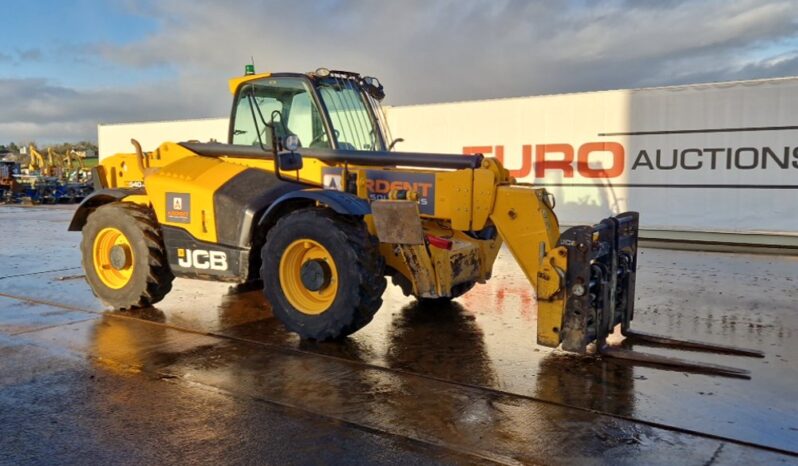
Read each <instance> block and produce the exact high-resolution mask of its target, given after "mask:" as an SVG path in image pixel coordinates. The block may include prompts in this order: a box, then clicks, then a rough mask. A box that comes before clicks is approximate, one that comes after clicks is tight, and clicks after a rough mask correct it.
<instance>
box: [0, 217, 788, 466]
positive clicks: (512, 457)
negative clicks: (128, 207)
mask: <svg viewBox="0 0 798 466" xmlns="http://www.w3.org/2000/svg"><path fill="white" fill-rule="evenodd" d="M72 210H73V207H47V208H26V207H14V206H6V207H0V238H2V243H1V245H0V464H66V463H72V464H74V463H81V464H85V463H113V464H141V463H163V462H191V463H203V464H220V463H258V464H263V463H268V464H307V463H311V464H384V463H392V464H434V463H446V464H450V463H460V464H462V463H506V464H584V463H588V464H592V463H606V464H696V465H699V464H702V465H703V464H798V340H797V339H796V335H794V333H796V332H798V289H797V288H796V285H798V258H795V257H775V256H756V255H745V254H720V253H701V252H677V251H668V250H657V249H643V250H642V251H641V256H640V265H641V267H640V271H639V274H638V292H637V296H638V300H637V313H636V318H635V321H634V323H633V327H634V328H636V329H638V330H642V331H650V332H656V333H660V334H666V335H670V336H674V337H679V338H689V339H694V340H701V341H707V342H713V343H722V344H730V345H736V346H742V347H748V348H753V349H759V350H762V351H764V352H765V355H766V356H765V358H763V359H757V358H745V357H735V356H724V355H707V354H701V353H694V352H681V351H673V350H663V349H657V348H645V350H646V351H649V352H657V353H661V354H669V355H675V356H680V357H685V358H688V359H693V360H701V361H705V362H712V363H718V364H725V365H731V366H735V367H741V368H745V369H748V370H750V372H751V379H750V380H745V379H733V378H726V377H717V376H710V375H705V374H697V373H689V372H682V371H667V370H661V369H656V368H651V367H645V366H640V365H635V364H630V363H621V362H619V361H615V360H605V359H601V358H584V357H575V356H572V355H568V354H564V353H561V352H558V351H554V350H551V349H548V348H544V347H539V346H537V345H536V344H535V343H534V335H535V325H536V308H535V298H534V293H533V291H532V289H531V287H530V286H529V284H528V283H527V282H526V280H525V278H524V277H523V274H522V273H521V271H520V270H519V269H518V267H517V265H516V264H515V263H514V262H513V260H512V258H511V257H510V256H509V254H507V253H505V252H502V254H501V256H500V258H499V261H498V262H497V264H496V267H495V269H494V278H493V280H492V281H491V282H489V283H488V284H486V285H479V286H477V287H476V288H475V289H474V290H473V291H471V292H470V293H468V294H466V295H465V296H463V297H462V298H460V299H458V300H456V301H455V302H453V303H452V304H451V305H441V306H435V307H424V306H420V305H419V304H418V303H416V302H415V301H414V300H413V299H409V298H405V297H404V296H402V294H401V292H400V291H399V289H398V288H393V287H390V286H389V289H388V290H387V291H386V293H385V296H384V300H385V303H384V304H383V307H382V309H381V310H380V312H379V313H378V314H377V317H376V318H375V320H374V321H373V322H372V323H371V324H370V325H369V326H367V327H366V328H364V329H363V330H361V331H360V332H358V333H357V334H355V335H353V336H352V337H350V338H349V339H347V340H345V341H343V342H337V343H312V342H303V341H300V340H299V339H298V338H297V337H296V336H295V335H293V334H290V333H287V332H286V331H285V330H284V329H283V328H282V326H281V325H280V324H279V322H277V321H276V320H275V319H274V318H273V317H272V314H271V311H270V310H269V305H268V303H267V302H266V301H265V300H264V298H263V297H262V294H261V292H260V291H259V290H249V291H247V290H235V289H231V288H230V286H229V285H227V284H219V283H212V282H200V281H189V280H181V279H177V280H176V281H175V283H174V285H175V286H174V288H173V290H172V292H171V293H170V295H169V296H167V298H166V299H165V300H164V301H162V302H161V303H158V305H157V307H155V308H150V309H143V310H139V311H136V312H132V313H130V312H128V313H120V312H109V311H106V310H105V309H104V308H103V306H102V305H101V304H100V303H99V302H98V301H97V300H96V299H95V298H94V297H93V295H92V294H91V291H90V290H89V288H88V286H87V284H86V283H85V281H84V280H83V278H82V270H81V269H80V255H79V251H78V243H79V241H80V234H79V233H68V232H66V231H65V230H66V226H67V223H68V221H69V219H70V217H71V213H72ZM638 349H640V348H638Z"/></svg>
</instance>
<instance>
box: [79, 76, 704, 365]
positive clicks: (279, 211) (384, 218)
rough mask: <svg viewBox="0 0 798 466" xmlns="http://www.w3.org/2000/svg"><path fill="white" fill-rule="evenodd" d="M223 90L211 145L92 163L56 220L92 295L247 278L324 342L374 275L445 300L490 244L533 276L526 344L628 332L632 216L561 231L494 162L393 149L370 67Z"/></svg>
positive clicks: (252, 80) (600, 343) (543, 204)
mask: <svg viewBox="0 0 798 466" xmlns="http://www.w3.org/2000/svg"><path fill="white" fill-rule="evenodd" d="M230 91H231V92H232V93H233V95H234V99H233V108H232V115H231V117H230V129H229V140H228V143H226V144H223V143H218V142H209V143H200V142H196V141H190V142H182V143H171V142H166V143H164V144H162V145H161V146H160V147H158V148H157V149H156V150H154V151H152V152H147V153H145V152H143V151H142V150H141V147H140V146H139V145H138V143H137V142H136V141H135V140H133V141H132V142H133V145H134V146H135V149H136V152H135V153H132V154H117V155H114V156H111V157H108V158H106V159H104V160H103V161H102V163H101V165H100V166H98V167H97V168H96V172H95V173H94V180H96V181H95V182H96V183H99V186H98V187H99V188H101V189H98V190H97V191H96V192H95V193H94V194H92V195H91V196H90V197H89V198H87V199H86V200H85V201H84V202H83V203H82V205H81V206H80V208H79V209H78V210H77V212H76V213H75V216H74V219H73V220H72V223H71V225H70V227H69V229H70V230H72V231H82V232H83V241H82V244H81V250H82V255H83V267H84V269H85V272H86V278H87V280H88V282H89V284H90V285H91V288H92V290H93V291H94V293H95V294H96V295H97V296H98V297H99V298H100V299H101V300H102V301H103V302H104V303H106V304H107V305H109V306H112V307H114V308H117V309H125V308H132V307H139V306H147V305H151V304H154V303H157V302H158V301H160V300H161V299H162V298H163V297H164V296H165V295H166V294H167V293H168V292H169V290H170V289H171V284H172V280H173V278H174V277H176V276H178V277H189V278H200V279H207V280H223V281H230V282H239V283H243V282H250V281H256V280H262V281H263V290H264V292H265V294H266V297H267V298H268V300H269V301H270V303H271V305H272V309H273V312H274V315H275V316H277V318H279V319H280V320H281V321H282V322H283V323H284V324H285V325H286V327H287V328H288V329H290V330H292V331H294V332H296V333H298V334H299V335H300V336H301V337H303V338H309V339H317V340H327V339H334V338H338V337H343V336H346V335H349V334H351V333H353V332H356V331H357V330H359V329H361V328H362V327H363V326H365V325H366V324H368V323H369V321H371V319H372V317H373V316H374V313H375V312H377V310H378V309H379V308H380V305H381V304H382V299H381V296H382V293H383V291H384V290H385V287H386V276H389V277H391V278H392V280H393V282H394V283H395V284H396V285H398V286H400V287H401V288H402V290H403V291H404V292H405V293H406V294H409V295H413V296H415V297H416V298H418V299H420V300H433V299H436V300H445V299H452V298H455V297H457V296H460V295H462V294H463V293H466V292H467V291H468V290H470V289H471V288H472V287H473V286H474V284H476V283H484V282H485V281H486V280H488V279H489V278H490V277H491V269H492V267H493V263H494V260H495V259H496V255H497V253H498V252H499V248H500V247H501V245H502V244H503V243H504V244H506V245H507V247H508V249H509V250H510V252H511V253H512V255H513V257H515V259H516V260H517V261H518V263H519V265H520V266H521V268H522V270H523V271H524V273H525V274H526V277H527V278H528V279H529V282H530V283H531V284H532V285H533V286H534V287H535V289H536V292H537V299H538V324H537V341H538V343H540V344H542V345H546V346H551V347H556V346H559V345H562V348H563V349H565V350H568V351H574V352H581V353H584V352H586V351H587V349H588V347H589V345H590V344H591V343H594V342H595V344H596V345H597V347H598V348H599V350H601V349H603V348H605V339H606V337H607V336H608V335H609V334H610V333H612V332H613V329H614V328H615V327H616V326H618V325H620V327H621V329H622V331H623V332H625V333H626V334H629V333H630V332H629V331H628V329H629V323H630V321H631V320H632V317H633V309H634V301H635V296H634V291H635V271H636V268H637V233H638V215H637V213H634V212H628V213H624V214H621V215H618V216H617V217H612V218H608V219H605V220H603V221H601V222H600V223H598V224H596V225H591V226H579V227H574V228H570V229H568V230H566V231H565V232H564V233H562V234H561V233H560V227H559V224H558V221H557V216H556V215H555V214H554V210H553V209H554V198H553V196H552V195H551V194H550V193H548V192H547V191H546V190H545V189H543V188H536V187H534V186H530V185H526V184H522V183H517V182H515V180H513V179H512V178H511V177H510V176H509V174H508V171H507V170H505V169H504V168H503V167H502V165H501V163H499V162H498V161H497V160H496V159H493V158H485V157H483V156H482V155H441V154H427V153H401V152H394V151H392V149H393V145H394V144H395V142H396V141H393V140H391V137H390V135H389V131H388V128H387V125H386V124H385V118H384V114H383V113H382V109H381V107H380V103H379V102H380V101H381V100H382V98H383V97H384V91H383V87H382V85H381V84H380V83H379V81H378V80H376V79H374V78H370V77H362V76H360V75H359V74H356V73H351V72H343V71H329V70H327V69H324V68H320V69H318V70H316V71H315V72H310V73H271V74H270V73H265V74H255V73H254V71H253V70H252V69H250V68H249V67H248V70H247V73H246V74H245V75H244V76H241V77H236V78H234V79H232V80H230ZM397 141H398V140H397ZM638 338H639V337H638ZM671 342H672V341H671ZM698 345H699V346H701V344H698ZM613 354H621V355H622V356H627V357H634V358H636V359H640V358H641V357H640V356H629V355H630V354H631V353H628V352H624V353H617V352H616V353H613ZM634 354H637V353H634ZM643 356H645V358H654V359H655V360H656V361H655V362H660V363H668V362H669V361H670V362H671V363H673V361H674V360H673V359H668V358H660V357H653V356H650V355H643Z"/></svg>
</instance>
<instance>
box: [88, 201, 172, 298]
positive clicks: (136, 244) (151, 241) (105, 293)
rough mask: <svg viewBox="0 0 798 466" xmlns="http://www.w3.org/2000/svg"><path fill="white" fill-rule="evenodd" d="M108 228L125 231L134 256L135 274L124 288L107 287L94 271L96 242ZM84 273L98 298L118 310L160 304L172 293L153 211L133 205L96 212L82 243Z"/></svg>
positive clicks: (106, 207) (112, 205)
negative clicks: (98, 236) (98, 235)
mask: <svg viewBox="0 0 798 466" xmlns="http://www.w3.org/2000/svg"><path fill="white" fill-rule="evenodd" d="M107 227H113V228H116V229H117V230H119V231H121V232H122V233H123V234H124V236H125V237H126V238H127V240H128V242H129V243H130V248H131V250H132V252H133V271H132V273H131V276H130V278H129V279H128V281H127V283H126V284H125V285H124V286H122V287H121V288H118V289H114V288H111V287H109V286H107V285H106V284H105V283H104V282H103V281H102V279H100V277H99V276H98V275H97V271H96V270H95V267H94V254H93V248H94V240H95V238H96V237H97V234H98V233H100V232H101V231H102V230H103V229H105V228H107ZM80 251H81V254H82V256H83V258H82V264H83V270H84V271H85V273H86V281H87V282H88V283H89V285H90V286H91V289H92V291H93V292H94V295H95V296H97V297H98V298H99V299H100V300H101V301H102V302H103V303H105V304H106V305H108V306H111V307H113V308H114V309H131V308H137V307H145V306H149V305H152V304H155V303H157V302H158V301H160V300H162V299H163V298H164V296H166V294H167V293H169V291H170V290H171V289H172V280H174V278H175V277H174V275H173V274H172V270H171V269H170V268H169V261H168V260H167V257H166V249H165V248H164V244H163V239H162V237H161V232H160V228H159V227H158V223H157V221H156V220H155V218H154V216H153V214H152V212H151V211H150V209H147V208H145V207H143V206H140V205H137V204H132V203H129V202H112V203H110V204H105V205H103V206H100V207H98V208H97V209H96V210H95V211H94V212H92V213H91V214H90V215H89V217H88V219H87V221H86V225H85V226H84V227H83V240H82V241H81V243H80Z"/></svg>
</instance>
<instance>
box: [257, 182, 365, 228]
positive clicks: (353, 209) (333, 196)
mask: <svg viewBox="0 0 798 466" xmlns="http://www.w3.org/2000/svg"><path fill="white" fill-rule="evenodd" d="M303 200H304V201H315V202H319V203H322V204H324V205H326V206H327V207H329V208H331V209H332V210H334V211H336V212H337V213H339V214H343V215H355V216H363V215H368V214H370V213H371V206H370V205H369V202H368V201H366V200H365V199H361V198H359V197H357V196H355V195H354V194H350V193H345V192H341V191H334V190H331V189H317V188H313V189H302V190H299V191H292V192H290V193H288V194H284V195H282V196H281V197H280V198H279V199H277V200H276V201H274V203H273V204H272V205H270V206H269V208H268V209H266V212H264V214H263V216H261V218H260V221H259V222H258V225H261V226H262V225H268V224H272V223H274V222H275V221H276V220H277V219H276V218H275V217H276V216H277V215H279V213H280V212H281V210H282V209H281V208H280V207H281V206H283V207H284V206H285V205H286V204H287V203H291V202H294V201H303Z"/></svg>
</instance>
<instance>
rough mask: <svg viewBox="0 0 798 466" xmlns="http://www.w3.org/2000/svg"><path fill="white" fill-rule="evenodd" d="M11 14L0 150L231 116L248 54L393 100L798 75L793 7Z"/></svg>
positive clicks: (422, 4)
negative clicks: (329, 75)
mask: <svg viewBox="0 0 798 466" xmlns="http://www.w3.org/2000/svg"><path fill="white" fill-rule="evenodd" d="M0 5H2V7H3V10H4V13H5V14H4V15H3V16H4V18H5V19H4V21H3V30H2V40H0V109H1V110H0V143H6V142H9V141H12V140H13V141H17V142H25V141H29V140H35V141H38V142H42V143H48V142H61V141H77V140H81V139H89V140H96V137H97V135H96V126H97V124H98V123H115V122H130V121H150V120H162V119H182V118H199V117H211V116H217V117H218V116H226V115H227V113H228V112H229V108H230V94H229V93H228V90H227V79H228V78H229V77H231V76H233V75H237V74H241V72H242V70H243V67H244V64H245V63H247V62H249V60H250V57H254V60H255V64H256V68H257V70H258V71H259V72H264V71H309V70H313V69H316V68H317V67H319V66H325V67H329V68H338V69H351V70H354V71H359V72H361V73H365V74H369V75H375V76H377V77H379V78H380V80H381V81H382V82H383V84H385V86H386V90H387V93H388V97H387V99H386V102H387V103H389V104H392V105H401V104H413V103H428V102H444V101H453V100H469V99H484V98H497V97H513V96H525V95H535V94H547V93H557V92H572V91H586V90H600V89H618V88H629V87H643V86H659V85H669V84H684V83H692V82H708V81H725V80H736V79H749V78H766V77H778V76H791V75H798V13H796V12H798V0H781V1H759V0H735V1H728V0H725V1H722V0H716V1H712V0H692V1H678V0H661V1H657V0H641V1H631V0H628V1H620V0H618V1H587V0H581V1H580V0H570V1H553V0H552V1H520V0H483V1H472V0H440V1H435V0H401V1H398V0H397V1H390V0H386V1H376V0H318V1H301V0H292V1H286V0H279V1H277V0H275V1H271V0H227V1H212V0H153V1H135V0H119V1H101V0H76V1H60V0H40V1H36V2H33V1H8V0H4V1H3V2H2V3H1V4H0Z"/></svg>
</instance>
